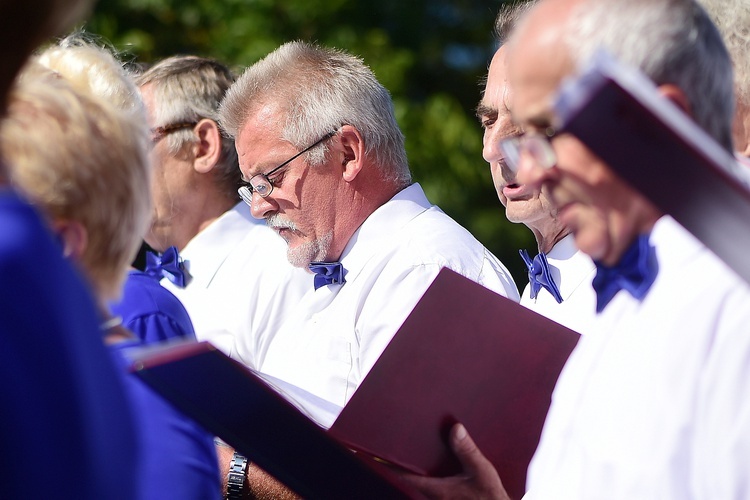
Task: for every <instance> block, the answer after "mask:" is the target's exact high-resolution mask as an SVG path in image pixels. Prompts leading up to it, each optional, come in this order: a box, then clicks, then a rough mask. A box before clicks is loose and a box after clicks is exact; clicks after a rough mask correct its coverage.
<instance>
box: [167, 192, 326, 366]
mask: <svg viewBox="0 0 750 500" xmlns="http://www.w3.org/2000/svg"><path fill="white" fill-rule="evenodd" d="M180 255H181V257H182V258H183V259H184V261H185V268H186V269H187V271H188V272H189V274H190V279H189V281H188V284H187V286H186V287H185V288H179V287H177V286H175V285H173V284H172V283H171V282H170V281H169V280H167V279H162V281H161V283H162V285H164V286H165V287H167V288H168V289H169V290H170V291H171V292H172V293H174V294H175V295H176V296H177V298H179V299H180V300H181V301H182V303H183V304H184V305H185V309H187V311H188V313H189V314H190V319H191V320H192V321H193V327H194V328H195V336H196V338H197V339H198V340H207V341H210V342H211V343H212V344H213V345H215V346H216V347H217V348H218V349H220V350H221V351H222V352H224V353H225V354H227V355H229V356H231V357H233V358H235V359H238V360H240V361H241V362H243V363H245V364H246V365H248V366H250V367H253V368H255V367H256V365H255V357H256V355H257V353H258V352H259V351H262V350H263V349H264V348H265V347H264V346H265V344H266V342H267V341H268V336H269V335H271V334H273V332H275V331H276V329H277V328H278V327H279V325H280V324H281V322H282V321H283V320H284V319H285V317H286V316H287V315H288V314H289V312H290V311H291V310H294V309H295V308H296V307H297V303H298V302H299V300H300V298H301V297H302V296H303V295H304V293H305V292H306V291H307V290H308V288H309V287H310V286H312V276H311V275H310V274H309V273H308V272H307V271H305V270H302V269H297V268H294V267H292V265H291V264H290V263H289V262H288V261H287V258H286V243H285V242H284V240H283V239H282V238H280V237H279V236H278V235H277V234H276V233H275V232H274V231H273V230H272V229H270V228H268V227H267V226H266V223H265V221H263V220H257V219H255V218H253V217H252V216H251V215H250V210H249V208H248V207H247V205H245V203H244V202H240V203H238V204H237V205H235V206H234V207H233V208H232V209H231V210H229V211H227V212H225V213H224V214H223V215H222V216H221V217H219V218H218V219H216V220H215V221H214V222H212V223H211V224H210V225H209V226H208V227H206V228H205V229H203V231H201V232H200V233H198V234H197V235H195V237H193V239H191V240H190V242H189V243H188V244H187V245H186V246H185V248H184V249H183V250H182V251H181V252H180Z"/></svg>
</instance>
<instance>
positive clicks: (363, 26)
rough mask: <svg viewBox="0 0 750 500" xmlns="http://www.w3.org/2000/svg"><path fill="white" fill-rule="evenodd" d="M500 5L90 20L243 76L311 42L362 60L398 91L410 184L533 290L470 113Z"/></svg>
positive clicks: (258, 8) (154, 7) (158, 51)
mask: <svg viewBox="0 0 750 500" xmlns="http://www.w3.org/2000/svg"><path fill="white" fill-rule="evenodd" d="M503 1H504V0H325V1H323V0H276V1H274V0H100V1H99V3H98V4H97V5H96V7H95V10H94V13H93V15H92V16H91V17H90V19H89V21H88V22H87V24H86V26H85V29H86V31H88V32H91V33H94V34H97V35H101V36H102V37H104V38H105V39H106V40H108V41H109V42H111V43H112V44H113V45H114V46H115V48H116V49H118V50H119V51H122V52H124V53H126V54H127V55H129V57H132V58H133V60H134V61H137V62H144V63H149V62H153V61H156V60H158V59H160V58H163V57H166V56H170V55H173V54H198V55H203V56H209V57H214V58H217V59H219V60H221V61H223V62H225V63H227V64H229V65H230V66H232V67H233V68H234V69H235V70H236V71H237V72H241V71H242V69H243V68H244V67H246V66H248V65H250V64H252V63H253V62H255V61H257V60H258V59H260V58H262V57H263V56H264V55H266V54H267V53H268V52H270V51H272V50H273V49H275V48H276V47H278V46H279V45H280V44H282V43H284V42H286V41H289V40H294V39H303V40H309V41H316V42H318V43H320V44H323V45H327V46H333V47H339V48H342V49H345V50H347V51H349V52H351V53H353V54H357V55H359V56H361V57H362V58H363V59H364V60H365V62H366V63H367V64H369V65H370V67H371V68H372V69H373V71H374V72H375V74H376V75H377V77H378V78H379V79H380V81H381V82H382V83H383V84H384V85H385V86H386V87H387V88H388V89H389V90H390V91H391V93H392V95H393V100H394V103H395V108H396V115H397V118H398V121H399V124H400V125H401V128H402V130H403V131H404V134H405V136H406V147H407V153H408V155H409V160H410V165H411V168H412V172H413V174H414V178H415V180H416V181H417V182H419V183H420V184H421V185H422V186H423V187H424V189H425V191H426V192H427V195H428V197H429V198H430V200H431V201H432V202H433V203H436V204H437V205H439V206H440V207H441V208H442V209H443V210H444V211H445V212H446V213H448V214H449V215H450V216H452V217H453V218H454V219H456V220H457V221H458V222H459V223H461V224H462V225H463V226H464V227H466V228H468V229H469V230H470V231H471V232H472V233H473V234H474V235H475V236H476V237H477V238H478V239H479V240H480V241H481V242H482V243H484V244H485V245H486V246H487V247H488V248H489V249H490V250H491V251H493V252H494V253H495V254H496V255H497V256H498V257H499V258H500V259H501V260H502V261H503V262H504V263H505V264H506V266H508V268H509V269H510V270H511V272H512V273H513V275H514V278H515V279H516V283H517V284H518V285H519V287H521V288H523V286H524V285H525V283H526V277H525V272H524V270H523V264H522V262H521V260H520V258H519V257H518V249H519V248H528V249H530V250H535V246H536V245H535V243H534V239H533V236H532V235H531V232H530V231H528V229H526V228H525V227H524V226H523V225H517V224H510V223H509V222H508V221H507V220H506V219H505V215H504V211H503V208H502V206H501V205H500V202H499V201H498V199H497V195H496V193H495V191H494V188H493V186H492V180H491V177H490V172H489V168H488V165H487V163H486V162H485V161H484V160H483V159H482V132H481V128H480V127H479V124H478V121H477V119H476V117H475V116H474V108H475V106H476V103H477V102H478V100H479V98H480V90H481V85H480V82H481V80H482V78H483V77H484V75H485V74H486V71H487V65H488V63H489V60H490V59H491V57H492V54H493V53H494V48H495V47H494V42H493V37H492V27H493V23H494V19H495V15H496V14H497V10H498V8H499V7H500V5H501V4H502V3H503Z"/></svg>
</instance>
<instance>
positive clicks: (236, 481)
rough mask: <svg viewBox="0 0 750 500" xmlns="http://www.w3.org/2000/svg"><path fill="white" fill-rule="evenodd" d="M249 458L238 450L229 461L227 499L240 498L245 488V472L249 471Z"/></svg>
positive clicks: (237, 499)
mask: <svg viewBox="0 0 750 500" xmlns="http://www.w3.org/2000/svg"><path fill="white" fill-rule="evenodd" d="M247 466H248V461H247V458H245V457H244V456H242V455H240V454H239V453H237V452H236V451H235V452H234V455H233V456H232V461H231V462H229V474H227V499H228V500H240V499H241V498H242V490H243V489H245V473H246V472H247Z"/></svg>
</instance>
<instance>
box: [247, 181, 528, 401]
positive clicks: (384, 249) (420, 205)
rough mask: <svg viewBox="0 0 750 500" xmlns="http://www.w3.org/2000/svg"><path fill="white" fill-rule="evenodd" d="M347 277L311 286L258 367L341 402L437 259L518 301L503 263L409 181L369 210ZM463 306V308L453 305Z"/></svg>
mask: <svg viewBox="0 0 750 500" xmlns="http://www.w3.org/2000/svg"><path fill="white" fill-rule="evenodd" d="M340 261H341V263H342V264H343V266H344V268H345V269H346V272H347V274H346V275H345V279H346V283H344V284H343V285H328V286H323V287H321V288H319V289H318V290H313V287H312V286H310V291H309V292H308V293H307V295H305V297H304V298H303V299H302V302H301V303H300V305H299V306H298V307H297V309H296V311H295V313H294V315H293V316H292V317H290V319H289V321H287V322H286V323H284V325H283V326H282V327H281V329H280V330H279V331H278V333H277V335H276V336H274V338H273V340H272V342H271V344H270V346H269V349H268V352H267V353H266V357H265V359H264V360H262V362H261V365H260V371H261V372H263V373H266V374H269V375H272V376H274V377H276V378H278V379H281V380H284V381H285V382H287V383H290V384H293V385H296V386H298V387H300V388H302V389H304V390H306V391H308V392H310V393H312V394H314V395H315V396H318V397H320V398H323V399H325V400H327V401H329V402H331V403H333V404H334V405H338V406H344V405H345V404H346V402H347V401H348V400H349V398H351V396H352V394H353V393H354V391H355V390H356V389H357V387H358V386H359V384H360V383H361V382H362V380H363V379H364V377H365V375H367V373H368V372H369V370H370V368H372V366H373V365H374V364H375V361H377V359H378V357H379V356H380V354H381V353H382V351H383V349H385V347H386V345H387V344H388V342H389V341H390V340H391V338H392V337H393V335H394V334H395V333H396V331H398V329H399V327H400V326H401V324H402V323H403V322H404V320H405V319H406V317H407V316H408V315H409V313H410V312H411V310H412V309H413V308H414V306H415V305H416V303H417V302H418V300H419V299H420V298H421V296H422V294H423V293H424V292H425V291H426V290H427V288H428V287H429V285H430V284H431V283H432V281H433V280H434V279H435V277H436V276H437V274H438V272H439V271H440V269H441V268H443V267H448V268H450V269H452V270H454V271H456V272H458V273H460V274H462V275H464V276H466V277H468V278H470V279H472V280H474V281H476V282H478V283H480V284H482V285H484V286H486V287H487V288H489V289H491V290H494V291H495V292H497V293H499V294H502V295H504V296H507V297H509V298H511V299H513V300H516V301H518V292H517V290H516V286H515V284H514V283H513V279H512V278H511V275H510V273H509V272H508V270H507V269H506V268H505V267H504V266H503V265H502V264H501V263H500V261H498V260H497V258H496V257H495V256H494V255H492V254H491V253H490V252H489V251H488V250H487V249H486V248H484V247H483V246H482V245H481V244H480V243H479V242H478V241H477V240H476V239H475V238H474V237H473V236H472V235H471V234H470V233H469V232H468V231H466V230H465V229H464V228H462V227H461V226H459V225H458V224H457V223H456V222H455V221H454V220H453V219H451V218H450V217H448V216H447V215H445V214H444V213H443V212H442V211H441V210H440V209H439V208H438V207H436V206H433V205H430V203H429V202H428V201H427V198H426V197H425V195H424V192H423V191H422V188H421V187H420V186H419V185H418V184H414V185H412V186H410V187H408V188H406V189H404V190H403V191H401V192H400V193H398V194H397V195H396V196H394V197H393V198H392V199H391V200H390V201H388V202H387V203H386V204H384V205H383V206H381V207H380V208H378V209H377V210H376V211H375V212H373V213H372V214H371V215H370V216H369V217H368V218H367V220H366V221H365V222H364V223H363V224H362V226H360V228H359V229H358V230H357V231H356V232H355V233H354V235H353V236H352V238H351V240H350V241H349V242H348V244H347V246H346V248H345V249H344V252H343V253H342V256H341V260H340ZM456 314H461V311H456Z"/></svg>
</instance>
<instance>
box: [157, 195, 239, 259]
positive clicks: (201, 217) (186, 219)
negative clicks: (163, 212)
mask: <svg viewBox="0 0 750 500" xmlns="http://www.w3.org/2000/svg"><path fill="white" fill-rule="evenodd" d="M236 204H237V200H233V199H230V198H227V197H222V198H217V199H215V200H207V199H204V200H203V202H200V203H196V204H195V206H196V207H200V209H199V211H192V213H190V214H188V213H182V214H181V215H180V216H179V224H175V223H174V221H176V220H177V218H176V219H174V220H173V221H172V225H171V226H169V227H168V228H159V227H156V228H152V230H151V231H150V232H149V234H148V235H147V238H146V243H148V244H149V246H151V248H153V249H154V250H156V251H158V252H163V251H165V250H166V249H167V248H169V247H171V246H174V247H176V248H177V250H178V251H182V250H183V249H184V248H185V247H186V246H187V244H188V243H190V240H192V239H193V238H195V236H196V235H198V234H199V233H200V232H201V231H203V230H205V229H206V228H207V227H208V226H210V225H211V224H212V223H213V222H214V221H215V220H216V219H218V218H219V217H221V216H222V215H224V214H225V213H226V212H228V211H229V210H231V209H232V207H234V206H235V205H236Z"/></svg>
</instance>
